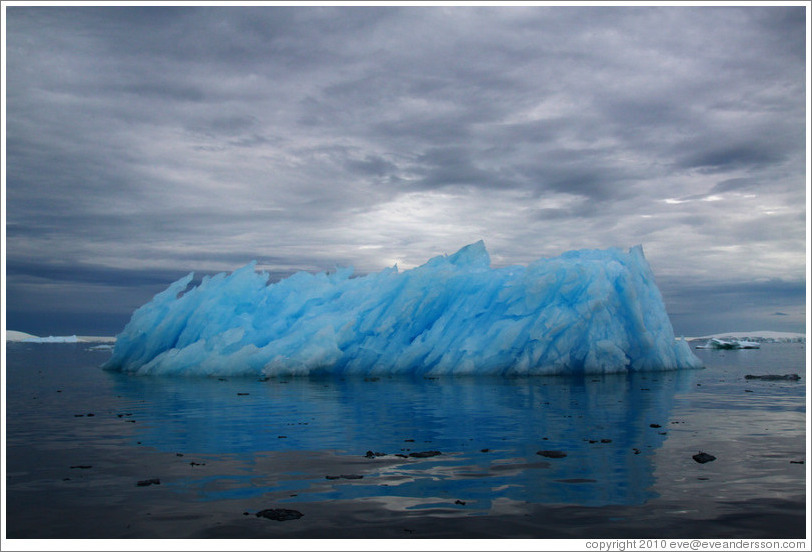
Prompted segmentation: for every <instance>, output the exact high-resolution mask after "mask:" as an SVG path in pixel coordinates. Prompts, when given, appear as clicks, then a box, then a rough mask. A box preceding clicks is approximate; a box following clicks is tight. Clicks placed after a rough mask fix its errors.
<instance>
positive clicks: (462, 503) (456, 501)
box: [454, 500, 465, 506]
mask: <svg viewBox="0 0 812 552" xmlns="http://www.w3.org/2000/svg"><path fill="white" fill-rule="evenodd" d="M454 504H459V505H460V506H465V502H463V501H462V500H455V501H454Z"/></svg>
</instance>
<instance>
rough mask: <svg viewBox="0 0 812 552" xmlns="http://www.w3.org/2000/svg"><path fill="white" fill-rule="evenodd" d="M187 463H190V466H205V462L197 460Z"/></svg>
mask: <svg viewBox="0 0 812 552" xmlns="http://www.w3.org/2000/svg"><path fill="white" fill-rule="evenodd" d="M189 465H190V466H205V465H206V463H205V462H203V463H199V462H189Z"/></svg>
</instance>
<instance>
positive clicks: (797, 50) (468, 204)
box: [5, 6, 807, 334]
mask: <svg viewBox="0 0 812 552" xmlns="http://www.w3.org/2000/svg"><path fill="white" fill-rule="evenodd" d="M6 25H7V28H6V31H7V51H6V54H7V55H6V59H7V89H6V90H5V93H6V100H7V106H8V108H7V121H6V132H7V135H6V136H7V141H6V147H7V159H6V160H5V163H6V171H7V173H6V174H7V189H6V193H7V213H6V218H5V221H6V230H7V252H6V255H7V266H8V313H9V314H8V316H9V327H12V328H13V329H20V330H24V331H31V332H33V333H46V332H51V333H54V332H57V333H58V332H60V331H64V332H69V333H83V330H81V329H79V328H76V329H74V328H72V327H70V324H71V323H70V315H69V314H70V312H71V309H73V311H75V312H76V313H77V314H76V319H75V321H74V323H75V324H76V325H79V326H81V325H82V324H91V325H92V326H93V327H94V328H98V327H99V322H98V321H100V320H104V321H105V323H107V324H112V326H115V325H117V324H118V325H121V324H123V322H124V321H126V313H127V312H129V311H130V310H131V308H132V306H133V304H135V305H136V306H137V304H140V303H142V302H144V301H146V300H148V299H149V297H150V296H151V294H153V293H155V292H157V291H160V288H161V287H162V286H161V282H164V284H168V283H169V281H170V280H171V279H173V278H174V275H176V274H184V273H186V272H189V271H192V270H196V271H202V272H213V271H219V270H233V269H235V268H237V267H239V266H242V265H243V264H245V263H246V262H248V261H249V260H251V259H258V261H259V263H260V265H261V266H262V267H263V268H264V269H266V270H269V271H271V272H272V273H273V274H275V275H276V276H279V277H281V276H282V275H285V274H289V273H291V272H292V271H295V270H297V269H303V270H324V269H328V270H329V269H332V268H333V267H334V266H335V265H336V264H352V265H354V266H356V268H357V270H358V271H359V272H364V271H372V270H379V269H381V268H383V267H385V266H390V265H391V264H394V262H398V263H399V265H400V266H401V267H402V268H408V267H409V266H411V265H414V264H417V263H419V262H421V261H424V260H426V259H428V258H429V257H431V256H433V255H436V254H439V253H451V252H453V251H454V250H456V249H457V248H459V247H461V246H463V245H465V244H467V243H471V242H473V241H476V240H478V239H484V240H485V241H486V244H487V245H488V247H489V250H490V252H491V254H492V258H493V259H494V263H495V264H501V265H506V264H512V263H520V262H521V263H525V262H528V261H531V260H533V259H536V258H538V257H541V256H547V255H555V254H558V253H561V252H563V251H565V250H567V249H580V248H589V247H608V246H622V247H628V246H631V245H634V244H637V243H642V244H643V245H644V247H645V250H646V253H647V256H648V258H649V260H650V261H651V263H652V265H653V267H654V271H655V273H656V274H658V277H660V276H662V278H663V281H664V282H665V284H664V286H665V287H667V290H668V297H670V298H673V300H674V301H676V302H675V303H673V306H674V309H675V312H674V321H675V325H677V326H679V327H680V328H684V329H682V331H683V332H685V333H689V334H690V333H694V332H692V331H691V328H693V327H699V326H703V327H704V326H707V325H709V324H708V323H707V320H708V316H710V314H709V313H710V312H711V310H712V311H713V316H714V317H715V318H714V322H713V323H714V324H717V325H718V326H719V327H718V328H717V329H718V330H719V331H726V330H729V329H735V328H731V327H728V326H730V325H735V324H737V323H738V322H739V320H741V318H740V317H739V318H737V317H735V316H732V315H731V316H727V317H725V316H724V315H723V314H720V313H721V312H723V310H720V308H719V306H720V305H719V304H718V303H716V302H715V301H716V299H713V300H711V299H708V297H711V296H713V297H720V296H719V295H716V294H717V292H718V291H719V290H720V289H724V288H727V287H728V286H729V285H732V286H734V287H735V286H738V287H735V289H739V290H740V295H738V296H737V297H739V298H741V297H750V298H752V300H753V301H756V302H757V303H758V305H756V306H754V307H753V308H752V309H751V310H750V311H748V312H749V314H750V315H751V316H753V317H759V319H763V320H765V324H766V323H767V322H766V321H767V320H773V321H774V320H775V319H776V318H777V317H775V316H772V313H775V312H777V311H778V312H786V313H787V314H788V315H789V316H787V317H780V318H781V322H782V324H784V327H785V328H787V327H789V326H790V325H792V324H794V326H792V327H793V328H795V329H802V327H803V320H802V319H799V318H798V317H797V316H796V315H795V314H793V313H795V312H796V311H793V310H792V309H791V308H790V307H791V306H792V302H793V301H800V296H799V295H797V293H796V294H795V295H791V296H787V295H786V294H784V295H781V294H780V289H781V288H780V286H778V287H775V286H773V287H769V286H768V287H767V288H758V289H756V288H752V287H748V286H750V285H751V284H754V283H757V282H770V281H773V282H774V281H777V280H776V279H783V281H787V282H798V281H801V280H803V278H804V270H805V262H806V244H805V241H804V240H805V237H804V236H805V234H804V232H805V230H804V229H805V205H806V201H805V177H804V171H805V150H804V142H805V133H806V129H805V113H806V112H805V80H804V71H805V60H806V57H805V56H806V55H807V52H806V49H805V48H806V45H805V41H806V22H805V9H804V8H803V7H781V6H778V7H708V8H702V7H695V8H694V7H641V8H616V7H611V6H607V7H533V6H525V7H430V8H417V7H399V8H395V7H318V8H317V7H214V8H213V7H184V6H179V7H144V6H142V7H64V6H63V7H20V6H10V7H8V8H7V21H6ZM793 285H796V284H793ZM53 290H62V292H63V293H61V294H59V293H55V292H54V291H53ZM114 290H115V291H118V292H120V293H121V297H122V298H121V300H119V301H116V299H115V295H116V294H115V293H114ZM124 290H126V291H124ZM94 294H100V295H101V296H104V297H106V298H108V299H109V300H107V301H106V302H105V304H106V305H108V307H107V308H108V311H107V313H106V314H105V313H104V312H100V311H98V309H95V310H94V312H92V313H91V312H90V311H88V310H87V309H83V308H82V307H81V305H82V304H83V303H84V304H86V303H88V301H93V299H92V297H93V296H94ZM139 294H140V295H139ZM692 294H696V297H697V300H695V301H694V300H692V299H690V297H691V296H692ZM775 294H778V295H781V297H783V298H784V299H786V301H785V304H781V305H774V306H772V307H770V306H769V305H770V304H771V303H770V301H771V297H774V296H776V295H775ZM125 295H126V299H125ZM55 297H61V299H59V300H58V301H57V300H56V299H55ZM788 297H790V298H789V299H788ZM702 298H705V299H707V301H704V302H703V300H702ZM737 300H738V299H737ZM54 301H57V302H59V305H61V306H60V307H59V310H60V312H62V313H64V316H62V315H60V317H52V318H51V319H52V320H54V321H56V320H59V322H58V324H59V325H62V326H60V327H56V326H54V327H50V328H44V327H43V328H38V327H37V322H36V316H34V315H32V314H31V313H32V312H37V313H40V314H41V313H44V312H46V311H47V309H48V308H49V307H48V305H49V302H50V304H55V303H54ZM801 302H802V301H801ZM759 305H761V306H759ZM669 307H670V306H669ZM756 307H758V308H756ZM761 307H763V308H761ZM99 308H101V307H99ZM111 313H115V314H111ZM93 316H96V318H95V319H94V320H95V321H93V322H91V320H90V319H91V318H93ZM770 316H771V318H768V317H770ZM41 318H43V319H44V318H47V317H46V316H44V315H43V316H42V317H41ZM113 321H115V322H113ZM42 324H46V322H42ZM54 324H57V322H54ZM15 325H17V326H20V327H14V326H15ZM22 326H25V327H22ZM60 328H61V329H60ZM119 329H120V327H110V329H109V330H108V331H107V332H105V333H115V332H116V331H118V330H119ZM94 331H95V330H94Z"/></svg>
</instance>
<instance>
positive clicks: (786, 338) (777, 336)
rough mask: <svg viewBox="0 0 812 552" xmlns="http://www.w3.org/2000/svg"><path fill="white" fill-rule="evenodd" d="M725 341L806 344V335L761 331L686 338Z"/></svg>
mask: <svg viewBox="0 0 812 552" xmlns="http://www.w3.org/2000/svg"><path fill="white" fill-rule="evenodd" d="M714 338H715V339H724V340H739V341H755V342H759V343H764V342H767V343H770V342H776V343H782V342H795V343H806V334H802V333H796V332H774V331H771V330H759V331H752V332H725V333H718V334H713V335H705V336H702V337H686V338H685V339H686V341H703V340H710V339H714Z"/></svg>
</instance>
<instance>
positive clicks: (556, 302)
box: [104, 241, 702, 376]
mask: <svg viewBox="0 0 812 552" xmlns="http://www.w3.org/2000/svg"><path fill="white" fill-rule="evenodd" d="M255 265H256V262H252V263H249V264H248V265H246V266H244V267H243V268H241V269H239V270H236V271H235V272H233V273H232V274H230V275H227V274H225V273H221V274H217V275H215V276H212V277H208V276H207V277H204V278H203V280H202V282H201V283H200V284H199V285H197V286H192V285H190V284H191V282H192V279H193V277H194V275H193V274H189V275H187V276H186V277H184V278H181V279H180V280H178V281H177V282H175V283H173V284H172V285H170V286H169V287H168V288H167V289H166V290H165V291H163V292H161V293H159V294H158V295H156V296H155V297H154V298H153V299H152V301H151V302H149V303H147V304H146V305H144V306H142V307H141V308H139V309H138V310H136V311H135V312H134V313H133V315H132V318H131V320H130V322H129V323H128V324H127V326H126V327H125V328H124V331H123V332H122V333H121V334H119V335H118V336H117V339H116V345H115V349H114V351H113V355H112V357H111V359H110V360H109V361H108V362H107V363H106V364H105V365H104V367H105V368H107V369H113V370H120V371H125V372H134V373H138V374H187V375H238V374H243V375H264V376H274V375H288V374H302V375H304V374H319V373H333V374H350V373H351V374H365V375H366V374H420V375H427V374H479V373H486V374H511V375H519V374H567V373H608V372H627V371H644V370H669V369H679V368H698V367H701V365H702V364H701V361H699V359H698V358H697V357H696V356H694V354H693V352H692V351H691V349H690V347H689V346H688V344H687V342H685V341H684V340H676V339H675V338H674V332H673V328H672V326H671V322H670V320H669V318H668V315H667V313H666V311H665V306H664V304H663V300H662V296H661V295H660V291H659V290H658V289H657V286H656V284H655V282H654V276H653V274H652V272H651V268H650V267H649V264H648V262H647V261H646V259H645V257H644V255H643V249H642V247H640V246H637V247H634V248H632V249H630V250H629V251H628V252H624V251H622V250H620V249H609V250H605V251H597V250H596V251H592V250H589V251H587V250H585V251H572V252H569V253H565V254H564V255H561V256H560V257H556V258H551V259H541V260H538V261H536V262H534V263H532V264H530V265H528V266H526V267H525V266H510V267H505V268H496V269H494V268H491V267H490V257H489V255H488V252H487V251H486V250H485V245H484V243H483V242H481V241H480V242H477V243H474V244H471V245H468V246H466V247H464V248H462V249H460V250H459V251H458V252H457V253H455V254H453V255H449V256H446V255H443V256H438V257H434V258H433V259H431V260H429V261H428V262H427V263H425V264H424V265H422V266H419V267H417V268H414V269H411V270H405V271H402V272H399V271H398V270H397V267H396V266H395V267H392V268H388V269H385V270H383V271H381V272H377V273H373V274H369V275H366V276H361V277H351V276H352V269H351V268H346V269H340V270H338V271H336V272H335V273H332V274H327V273H319V274H310V273H307V272H299V273H296V274H294V275H292V276H290V277H289V278H286V279H284V280H281V281H279V282H276V283H269V281H268V278H269V276H268V274H267V273H264V272H261V273H259V272H256V271H255Z"/></svg>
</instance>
